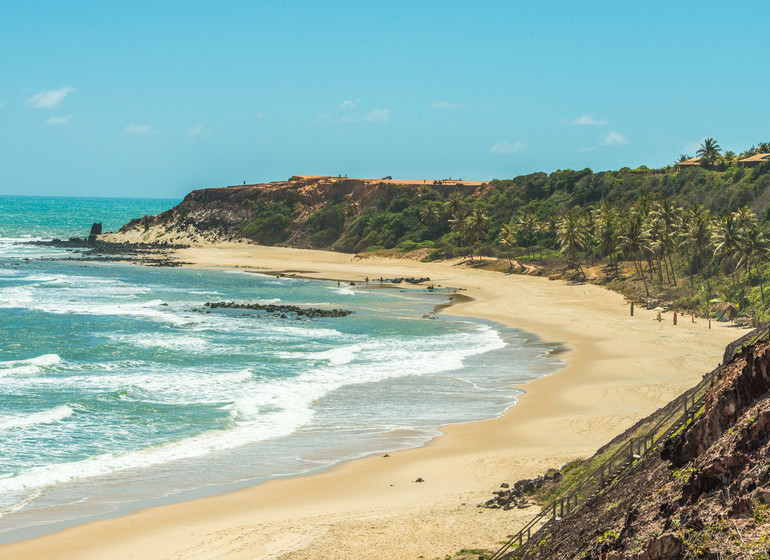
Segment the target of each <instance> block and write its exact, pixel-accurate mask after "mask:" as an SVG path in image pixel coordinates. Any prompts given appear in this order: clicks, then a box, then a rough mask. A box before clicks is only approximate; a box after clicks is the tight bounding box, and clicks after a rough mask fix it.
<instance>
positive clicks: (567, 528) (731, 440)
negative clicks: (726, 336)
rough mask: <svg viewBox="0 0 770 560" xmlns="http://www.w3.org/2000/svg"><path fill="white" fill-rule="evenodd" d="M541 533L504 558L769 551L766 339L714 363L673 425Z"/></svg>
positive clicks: (647, 558) (655, 558) (769, 346)
mask: <svg viewBox="0 0 770 560" xmlns="http://www.w3.org/2000/svg"><path fill="white" fill-rule="evenodd" d="M710 383H711V382H710ZM674 405H675V406H676V407H677V408H679V407H681V399H679V401H677V402H676V403H674ZM667 408H669V407H666V408H664V409H661V411H659V412H658V413H656V415H657V416H660V415H661V414H663V413H665V412H666V409H667ZM653 416H655V415H653ZM649 420H650V419H646V420H644V421H642V423H644V422H646V421H649ZM652 420H654V418H652ZM622 438H623V436H620V438H619V439H618V440H617V441H620V439H622ZM616 443H617V442H616ZM603 451H604V449H602V450H599V452H598V453H597V455H599V454H601V453H602V452H603ZM544 533H545V534H542V535H538V536H537V537H536V538H535V539H533V542H531V543H529V545H528V546H526V547H524V549H523V550H522V551H521V552H520V553H519V555H515V554H516V553H514V555H512V556H507V557H515V558H543V559H545V558H584V559H586V560H589V559H599V560H673V559H679V558H681V559H687V558H708V559H715V560H716V559H721V558H732V559H747V560H748V559H767V558H770V341H767V340H764V341H761V342H758V343H756V344H755V345H752V346H750V347H748V348H746V349H744V350H743V351H742V352H740V353H739V354H738V355H737V356H736V357H734V358H733V359H732V360H731V361H729V362H728V363H727V364H726V365H724V366H723V367H721V368H719V369H718V370H717V371H716V372H715V375H714V376H713V384H711V386H710V388H709V389H708V391H707V393H706V395H705V399H704V400H703V404H702V406H700V407H699V408H698V409H697V410H695V411H694V414H693V418H692V419H690V420H689V421H688V422H687V423H686V425H685V426H684V427H683V428H681V430H680V431H678V432H677V433H675V434H673V435H672V436H671V437H669V438H668V439H666V441H665V442H663V445H661V446H659V447H658V448H657V449H655V450H653V451H651V452H649V453H648V454H647V455H645V456H643V457H642V458H640V459H639V460H638V461H637V464H636V465H635V466H633V467H632V468H629V469H628V470H627V471H625V472H624V473H623V474H622V475H621V476H620V477H619V478H618V480H617V481H615V482H614V484H611V485H609V486H608V487H607V488H605V489H603V490H601V491H600V492H598V493H597V494H595V495H594V496H593V497H591V498H590V499H588V500H587V501H585V502H584V503H583V504H582V505H581V506H580V507H578V508H577V509H576V510H575V511H573V512H572V513H570V514H568V515H566V516H565V517H564V518H563V519H561V520H559V521H557V522H555V523H553V524H551V525H550V526H548V527H546V528H545V529H544Z"/></svg>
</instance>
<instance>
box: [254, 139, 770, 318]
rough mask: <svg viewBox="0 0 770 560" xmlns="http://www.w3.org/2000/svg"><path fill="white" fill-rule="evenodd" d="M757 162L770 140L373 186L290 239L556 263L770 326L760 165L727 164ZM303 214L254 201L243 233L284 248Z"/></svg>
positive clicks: (290, 200) (347, 247)
mask: <svg viewBox="0 0 770 560" xmlns="http://www.w3.org/2000/svg"><path fill="white" fill-rule="evenodd" d="M757 152H770V144H767V143H763V144H760V145H759V146H758V147H752V148H750V149H749V150H747V151H745V152H744V153H742V154H740V155H736V154H734V153H732V152H724V153H723V152H722V150H721V148H720V146H719V144H718V143H717V141H716V140H715V139H713V138H706V139H705V140H704V141H703V144H702V145H701V147H700V149H699V150H698V156H699V157H700V158H701V160H700V162H701V165H687V166H683V167H681V168H678V167H677V166H676V165H672V166H668V167H665V168H663V169H648V168H647V167H644V166H642V167H639V168H637V169H629V168H623V169H620V170H618V171H604V172H599V173H594V172H593V171H592V170H590V169H583V170H580V171H576V170H571V169H566V170H559V171H556V172H553V173H551V174H546V173H532V174H530V175H524V176H520V177H516V178H513V179H506V180H494V181H491V182H490V183H489V185H488V187H487V188H485V189H482V190H479V191H477V192H476V195H475V196H469V195H467V194H466V193H467V192H470V191H469V190H468V189H463V188H454V187H446V188H444V187H441V186H433V185H431V186H427V185H425V186H419V185H414V186H393V185H385V184H382V185H379V187H378V188H377V189H376V190H375V193H374V194H373V195H372V197H371V198H366V203H364V204H362V205H360V206H359V204H360V203H361V201H360V200H352V199H349V198H347V197H346V195H344V194H343V193H342V192H341V191H339V192H336V194H334V195H333V196H331V199H330V200H328V201H327V202H326V204H325V205H324V206H323V207H321V208H320V209H317V210H316V211H315V212H314V213H313V214H312V215H311V216H310V217H309V218H308V219H306V221H304V225H303V226H302V227H303V228H304V231H302V232H300V234H301V235H304V236H305V238H306V239H308V240H309V243H310V244H311V245H312V246H313V247H319V248H321V247H327V248H331V249H334V250H337V251H343V252H365V251H371V250H381V249H386V250H394V251H402V252H407V251H412V250H415V249H422V248H431V249H432V251H431V252H430V254H429V255H427V256H424V255H423V258H424V260H426V261H430V260H436V259H442V258H456V257H463V258H466V259H468V261H469V262H470V263H471V264H474V263H476V264H480V263H481V260H482V257H494V258H499V259H501V260H502V261H503V262H505V263H507V264H508V268H509V270H511V271H512V270H515V269H517V268H519V269H520V268H522V262H521V261H528V262H527V263H526V264H528V265H532V266H535V267H544V269H546V270H549V271H554V270H555V267H559V266H561V267H562V270H563V272H561V273H559V274H558V275H560V276H562V277H566V278H571V279H573V280H580V279H583V278H585V277H586V276H588V275H591V276H592V277H594V278H596V277H597V276H603V277H604V278H605V279H606V281H607V282H612V281H616V282H617V283H618V285H616V286H612V287H615V288H616V289H619V290H621V291H626V292H627V293H630V294H631V295H637V296H641V297H649V298H654V299H658V300H666V301H669V302H671V303H672V305H674V306H675V307H678V308H680V309H690V310H693V311H699V312H700V314H705V313H706V312H708V311H710V308H711V305H710V304H711V303H713V300H715V299H718V300H720V301H722V302H730V303H732V304H734V305H735V306H736V307H737V308H738V310H739V311H740V312H741V313H742V314H743V315H745V316H750V317H752V318H754V319H757V320H759V319H767V318H770V315H769V314H768V308H770V295H769V294H767V293H766V290H765V286H766V284H767V283H768V280H770V266H768V264H769V263H770V236H769V235H768V232H770V161H767V162H759V164H758V165H756V166H754V167H744V166H742V165H741V164H739V163H738V160H739V159H741V158H743V157H747V156H749V155H753V154H755V153H757ZM681 159H687V156H684V155H683V156H681ZM337 185H338V187H337V188H338V190H339V184H337ZM334 186H335V185H332V187H334ZM331 192H334V191H333V189H332V191H331ZM294 194H295V195H296V192H295V193H294ZM303 211H304V212H305V213H304V214H303ZM302 215H304V216H306V215H307V211H306V208H305V207H304V206H303V204H301V203H298V202H297V197H296V196H294V197H291V196H287V197H285V199H284V200H272V201H263V200H257V201H256V202H255V205H254V213H253V216H252V218H251V219H250V220H248V221H246V222H244V223H243V225H242V226H241V230H240V235H241V236H243V237H248V238H251V239H254V240H256V241H258V242H261V243H276V242H282V241H284V240H286V239H288V238H289V235H290V234H293V233H295V232H291V231H290V225H291V224H293V223H294V221H296V220H299V217H300V216H302ZM299 222H300V223H301V222H302V220H299ZM588 269H590V272H589V271H588Z"/></svg>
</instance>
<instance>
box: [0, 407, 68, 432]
mask: <svg viewBox="0 0 770 560" xmlns="http://www.w3.org/2000/svg"><path fill="white" fill-rule="evenodd" d="M73 412H74V411H73V410H72V408H70V407H69V406H67V405H66V404H63V405H61V406H57V407H56V408H52V409H50V410H43V411H41V412H33V413H31V414H22V415H16V416H10V417H6V418H3V417H0V430H12V429H14V428H29V427H31V426H35V425H38V424H52V423H54V422H60V421H61V420H64V419H65V418H69V417H70V416H72V414H73Z"/></svg>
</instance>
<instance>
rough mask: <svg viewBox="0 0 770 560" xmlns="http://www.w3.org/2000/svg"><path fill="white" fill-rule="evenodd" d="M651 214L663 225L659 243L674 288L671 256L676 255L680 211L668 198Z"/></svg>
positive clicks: (674, 275) (658, 204)
mask: <svg viewBox="0 0 770 560" xmlns="http://www.w3.org/2000/svg"><path fill="white" fill-rule="evenodd" d="M653 212H654V215H656V216H657V217H659V218H660V219H661V220H662V221H663V224H664V225H665V229H664V231H663V233H662V235H661V239H660V242H661V243H662V249H663V251H664V257H663V260H664V262H665V256H666V255H667V256H668V265H667V267H666V270H667V273H668V270H670V271H671V272H670V274H671V279H672V280H673V282H674V286H676V273H675V271H674V262H673V260H672V255H674V254H675V253H676V247H677V240H678V237H679V230H678V227H677V225H678V224H679V223H680V216H681V214H682V209H681V208H680V207H679V206H677V205H676V203H674V202H673V201H672V200H671V199H670V198H664V199H662V200H659V201H658V202H657V203H656V204H655V210H653Z"/></svg>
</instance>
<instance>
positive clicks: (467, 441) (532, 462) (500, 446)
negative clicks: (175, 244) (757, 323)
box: [0, 244, 744, 560]
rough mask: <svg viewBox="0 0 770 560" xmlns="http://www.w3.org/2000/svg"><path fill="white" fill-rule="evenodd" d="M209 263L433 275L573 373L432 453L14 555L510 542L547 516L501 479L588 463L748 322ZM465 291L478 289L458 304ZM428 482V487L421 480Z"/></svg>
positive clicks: (420, 267) (429, 554)
mask: <svg viewBox="0 0 770 560" xmlns="http://www.w3.org/2000/svg"><path fill="white" fill-rule="evenodd" d="M178 256H179V258H181V259H182V260H183V261H187V262H191V263H194V264H195V265H196V266H209V267H240V268H251V269H252V270H255V271H258V272H283V273H284V274H285V275H291V274H295V275H302V276H308V277H318V278H334V279H343V280H348V281H355V282H356V283H359V282H361V281H363V279H364V278H365V277H367V276H368V277H369V278H370V279H375V278H377V279H379V278H380V276H383V277H386V278H392V277H399V276H405V277H409V276H415V277H418V276H429V277H430V278H431V280H432V282H433V283H435V284H437V285H439V284H440V285H442V286H452V287H456V288H460V289H462V291H461V292H460V293H462V294H463V295H467V296H469V297H470V298H472V299H471V300H469V301H462V302H459V303H457V304H455V305H453V306H451V307H449V308H447V309H444V310H443V312H444V313H448V314H452V315H458V316H472V317H479V318H483V319H488V320H491V321H495V322H497V323H500V324H503V325H507V326H510V327H515V328H519V329H523V330H525V331H528V332H530V333H533V334H535V335H537V336H538V337H540V339H542V340H543V341H544V342H553V343H560V344H562V345H563V346H564V347H565V348H566V349H567V351H566V352H564V353H563V354H561V355H560V357H562V358H564V359H565V360H566V363H567V367H566V368H565V369H563V370H561V371H559V372H558V373H556V374H555V375H552V376H549V377H543V378H540V379H537V380H535V381H532V382H530V383H527V384H526V385H523V386H522V387H521V388H522V389H523V390H524V391H525V392H526V394H525V395H523V396H522V397H521V398H520V400H519V403H518V404H517V405H515V406H513V407H512V408H511V409H510V410H509V411H508V412H507V413H506V414H505V415H504V416H502V417H500V418H496V419H492V420H485V421H481V422H473V423H468V424H460V425H453V426H448V427H446V428H445V429H444V430H443V432H444V435H443V436H441V437H438V438H436V439H434V440H433V441H431V442H429V443H428V444H427V445H425V446H424V447H422V448H419V449H411V450H405V451H398V452H395V453H391V454H390V456H389V457H382V456H373V457H367V458H364V459H359V460H355V461H350V462H347V463H343V464H341V465H339V466H337V467H335V468H333V469H331V470H329V471H327V472H323V473H320V474H312V475H307V476H299V477H293V478H288V479H280V480H272V481H268V482H265V483H262V484H259V485H256V486H254V487H250V488H247V489H244V490H239V491H234V492H231V493H228V494H223V495H218V496H213V497H208V498H201V499H197V500H192V501H188V502H183V503H178V504H172V505H168V506H159V507H154V508H150V509H146V510H143V511H139V512H137V513H134V514H130V515H126V516H123V517H119V518H116V519H108V520H100V521H94V522H90V523H86V524H83V525H79V526H76V527H73V528H70V529H66V530H63V531H60V532H58V533H53V534H50V535H45V536H42V537H38V538H34V539H30V540H27V541H22V542H17V543H12V544H10V545H6V546H2V547H0V558H3V559H14V560H15V559H22V558H30V559H36V560H39V559H47V560H48V559H60V558H61V559H63V558H67V559H78V560H88V559H94V560H96V559H99V560H103V559H105V558H109V559H110V560H119V559H129V558H131V559H142V560H149V559H161V558H162V559H183V558H184V559H207V560H210V559H219V558H227V559H261V558H276V559H278V558H280V559H305V558H307V559H310V558H313V559H323V558H329V559H331V558H334V559H347V558H360V557H365V558H369V559H380V558H382V559H386V558H387V559H393V558H398V559H406V558H415V559H416V558H426V559H434V558H437V557H438V558H444V556H445V555H446V554H453V553H455V552H457V551H458V550H460V549H462V548H486V549H496V548H498V547H499V545H500V543H501V542H502V541H504V540H506V537H507V536H508V535H510V534H511V533H513V532H515V531H516V529H517V528H518V527H520V526H521V525H522V524H523V523H524V522H526V520H528V519H529V518H530V517H531V516H532V515H534V514H535V513H536V508H534V507H533V508H529V509H524V510H511V511H502V510H491V509H486V508H478V507H476V506H477V504H479V503H482V502H484V501H486V500H487V499H489V498H490V497H492V494H491V493H492V492H493V491H495V490H497V489H498V488H499V486H500V484H501V483H502V482H508V483H511V484H512V483H513V482H515V481H516V480H518V479H520V478H524V477H527V478H529V477H533V476H536V475H538V474H542V473H543V472H544V471H545V470H546V469H548V468H550V467H555V468H558V467H561V466H562V465H563V464H564V463H566V462H568V461H570V460H572V459H574V458H577V457H586V456H589V455H591V454H593V452H594V451H595V450H596V449H597V448H598V447H600V446H601V445H603V444H604V443H606V442H607V441H609V440H610V439H611V438H612V437H613V436H615V435H617V434H618V433H620V432H622V431H623V430H625V429H626V428H628V427H629V426H630V425H632V424H633V423H634V422H635V421H636V420H638V419H640V418H641V417H643V416H646V415H647V414H649V413H651V412H652V411H654V410H655V409H657V408H658V407H660V406H662V405H664V404H665V403H667V402H668V401H669V400H670V399H672V398H673V397H674V396H676V395H678V394H679V393H680V392H682V391H683V390H685V389H687V388H688V387H690V386H692V385H694V384H695V383H696V382H697V381H698V380H699V379H700V378H701V376H702V375H703V374H704V373H706V372H707V371H709V370H711V369H713V368H714V367H715V366H716V365H718V363H719V362H720V360H721V356H722V352H723V349H724V346H725V345H726V344H727V343H728V342H730V341H731V340H733V339H735V338H737V337H738V336H740V335H741V334H743V332H744V331H743V330H741V329H737V328H734V327H730V326H729V325H727V324H724V323H722V324H718V323H714V324H713V328H712V329H709V328H708V321H707V320H703V319H700V320H697V322H696V323H692V322H691V321H690V318H689V317H688V318H680V321H679V325H677V326H674V325H673V324H672V317H671V315H672V314H671V313H664V314H663V321H662V322H658V321H656V320H655V317H656V315H657V313H656V312H654V311H647V310H645V309H640V308H638V307H637V309H636V311H635V316H634V317H631V316H630V314H629V305H628V303H627V302H626V301H625V299H624V298H623V296H621V295H618V294H616V293H613V292H610V291H607V290H605V289H603V288H600V287H597V286H592V285H587V284H585V285H584V284H567V283H565V282H561V281H549V280H547V279H545V278H540V277H530V276H519V275H505V274H501V273H495V272H487V271H483V270H476V269H471V268H466V267H460V266H453V265H452V263H445V262H439V263H427V264H426V263H418V262H415V261H410V260H406V259H380V258H365V259H357V258H355V257H354V256H352V255H348V254H340V253H330V252H320V251H306V250H298V249H281V248H268V247H256V246H252V245H246V244H231V245H221V246H216V247H211V246H210V247H199V248H190V249H185V250H181V251H179V252H178ZM458 299H463V300H464V299H465V298H458ZM418 477H419V478H422V479H424V482H422V483H416V482H414V481H415V480H416V479H417V478H418Z"/></svg>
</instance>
